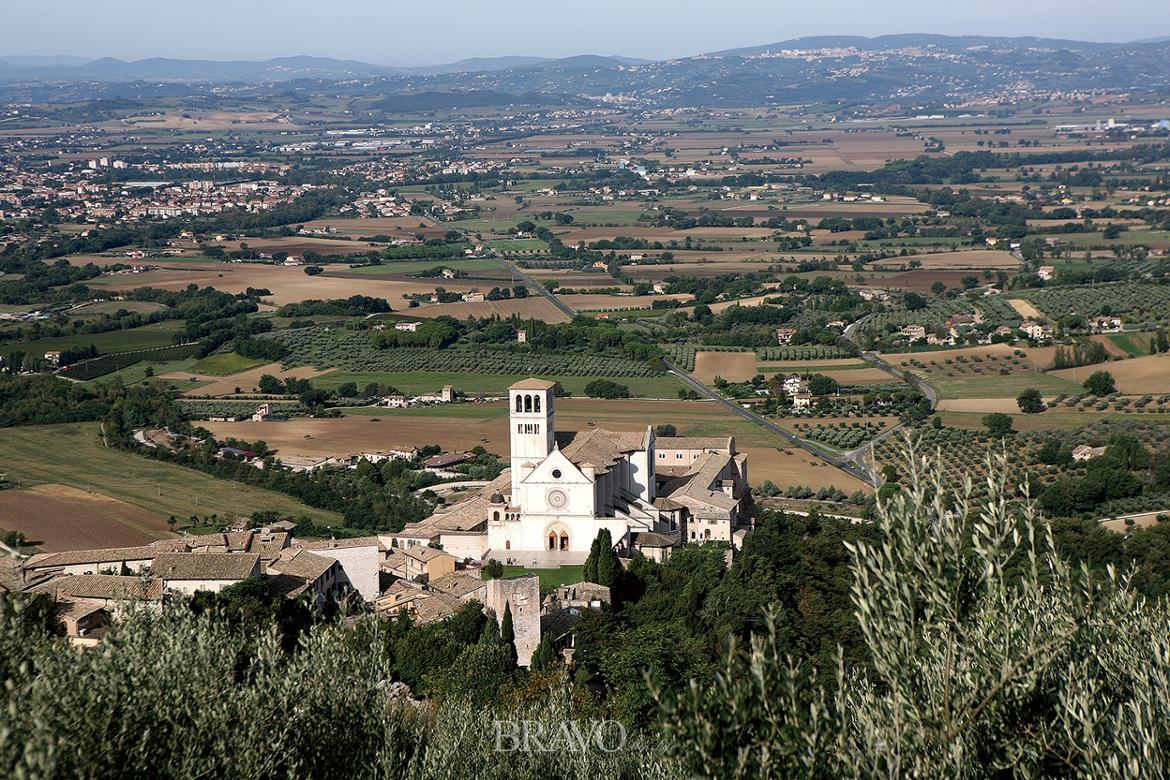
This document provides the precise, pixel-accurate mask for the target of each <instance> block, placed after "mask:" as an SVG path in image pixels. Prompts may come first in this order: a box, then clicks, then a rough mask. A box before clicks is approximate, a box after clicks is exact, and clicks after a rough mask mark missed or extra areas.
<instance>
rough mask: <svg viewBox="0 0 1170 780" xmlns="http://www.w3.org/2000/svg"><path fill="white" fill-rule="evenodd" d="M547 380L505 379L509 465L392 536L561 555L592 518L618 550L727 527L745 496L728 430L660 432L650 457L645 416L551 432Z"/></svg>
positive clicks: (591, 532) (591, 529)
mask: <svg viewBox="0 0 1170 780" xmlns="http://www.w3.org/2000/svg"><path fill="white" fill-rule="evenodd" d="M554 388H555V384H554V383H553V382H547V381H544V380H539V379H526V380H524V381H521V382H517V383H516V384H514V385H512V387H510V388H509V389H508V403H509V410H510V415H509V421H508V424H509V436H510V438H511V467H510V468H509V469H508V470H507V471H506V472H504V474H502V475H501V476H500V477H499V478H498V479H496V480H495V481H494V482H492V483H491V484H489V485H488V486H487V487H485V488H484V489H483V491H482V492H481V493H480V494H479V495H476V496H474V497H472V498H470V499H467V500H465V501H463V502H460V503H458V504H455V505H454V506H451V507H444V508H443V511H442V512H440V513H436V514H435V515H432V516H431V517H430V518H428V519H426V520H424V521H422V522H421V523H414V524H410V525H408V526H407V527H406V528H405V529H404V530H403V531H402V532H401V533H400V534H398V535H397V536H398V537H399V538H400V539H401V540H402V541H404V542H405V543H406V544H408V545H409V544H427V543H430V542H439V543H440V544H441V545H442V546H443V548H444V549H446V550H449V551H451V552H452V553H453V554H455V555H457V556H460V555H468V556H472V557H477V558H480V557H483V556H484V555H486V554H487V553H488V552H489V551H491V552H494V555H493V557H495V558H497V559H500V560H505V559H508V558H520V557H527V558H532V557H533V556H532V555H531V554H533V553H535V554H537V556H536V557H538V558H546V559H548V560H549V561H550V562H552V561H557V562H567V563H575V562H580V561H581V560H583V559H584V558H585V556H586V555H587V553H588V552H589V549H590V547H591V545H592V544H593V540H594V539H596V538H597V535H598V533H599V532H600V531H602V530H608V531H609V533H610V537H611V539H613V540H614V544H615V546H616V547H619V548H620V549H621V551H623V552H625V553H632V552H633V551H634V550H635V549H639V547H638V540H639V538H641V539H642V541H643V542H645V543H646V544H647V546H648V547H653V546H655V545H661V544H662V542H663V540H664V539H665V540H666V541H667V544H666V546H667V547H672V546H675V545H677V544H681V543H682V542H683V541H684V540H687V541H689V540H690V539H695V540H699V539H722V540H730V539H731V538H732V535H733V534H734V532H735V530H736V529H737V528H738V527H739V525H740V523H741V512H742V510H743V508H744V503H745V500H746V497H747V456H746V455H743V454H739V453H737V452H736V451H735V443H734V440H733V439H730V438H728V439H715V440H711V439H686V438H677V439H676V438H672V439H670V440H669V442H668V443H667V445H666V449H664V451H663V453H662V454H663V455H664V456H665V457H663V458H662V459H660V458H659V457H658V455H659V453H658V451H657V444H656V439H655V436H654V432H653V430H652V429H651V428H650V427H647V429H646V430H645V431H644V432H641V433H630V432H617V431H606V430H603V429H600V428H595V429H591V430H588V431H581V432H562V433H558V432H557V431H556V430H555V410H554V403H555V399H554ZM660 463H661V464H662V469H661V473H659V464H660ZM428 465H429V464H428ZM664 499H665V501H664ZM640 534H650V535H649V536H643V537H640V536H639V535H640ZM452 545H454V547H452ZM521 554H524V555H523V556H522V555H521Z"/></svg>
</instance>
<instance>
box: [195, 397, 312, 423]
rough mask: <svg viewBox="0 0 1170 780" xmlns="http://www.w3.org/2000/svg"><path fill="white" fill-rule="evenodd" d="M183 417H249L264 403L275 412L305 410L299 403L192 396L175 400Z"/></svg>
mask: <svg viewBox="0 0 1170 780" xmlns="http://www.w3.org/2000/svg"><path fill="white" fill-rule="evenodd" d="M176 403H177V404H178V405H179V410H180V411H181V412H182V413H183V417H184V418H186V419H188V420H206V419H208V418H209V417H250V416H252V415H253V414H255V413H256V410H257V409H259V408H260V407H261V406H262V405H264V404H265V403H267V404H269V405H271V406H272V411H273V412H275V413H277V414H286V415H292V414H297V413H301V412H304V411H307V410H306V408H305V407H304V406H302V405H301V404H299V403H285V404H282V403H278V402H273V401H264V402H261V401H206V400H201V399H192V398H179V399H177V400H176Z"/></svg>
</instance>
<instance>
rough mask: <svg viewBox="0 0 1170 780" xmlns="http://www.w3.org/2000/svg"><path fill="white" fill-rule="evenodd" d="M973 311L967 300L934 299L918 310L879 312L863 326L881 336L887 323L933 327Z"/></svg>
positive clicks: (900, 309)
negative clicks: (954, 316) (956, 315)
mask: <svg viewBox="0 0 1170 780" xmlns="http://www.w3.org/2000/svg"><path fill="white" fill-rule="evenodd" d="M973 312H974V308H973V307H972V306H971V305H970V304H969V303H967V302H966V301H958V300H954V301H952V300H933V301H931V302H930V303H929V305H927V307H926V308H924V309H918V310H917V311H910V310H909V309H905V308H901V307H899V308H894V309H891V310H890V311H880V312H877V313H875V314H874V315H873V316H872V317H870V319H869V320H867V321H866V323H865V325H863V326H862V327H863V328H864V329H865V330H866V331H867V332H869V333H872V334H874V335H876V336H878V337H879V338H880V337H881V336H882V335H884V334H885V332H886V326H887V325H895V326H897V327H899V328H900V327H902V326H903V325H923V326H926V327H927V328H932V327H935V326H939V325H945V324H946V321H947V319H948V318H950V317H952V316H953V315H955V314H972V313H973ZM1017 319H1018V315H1017Z"/></svg>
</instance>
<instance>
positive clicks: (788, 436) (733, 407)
mask: <svg viewBox="0 0 1170 780" xmlns="http://www.w3.org/2000/svg"><path fill="white" fill-rule="evenodd" d="M664 362H666V367H667V368H668V369H669V370H670V373H672V374H674V375H675V376H677V377H678V378H679V379H680V380H682V382H683V383H684V384H686V385H687V386H688V387H690V388H691V389H692V390H694V391H695V392H697V393H699V394H700V395H704V396H706V397H707V398H710V399H711V400H713V401H716V402H718V403H720V404H722V405H723V406H724V407H726V408H727V409H728V411H731V412H735V413H736V414H738V415H739V416H740V417H743V418H745V419H747V420H750V421H751V422H753V423H755V424H756V425H758V426H760V427H761V428H763V429H764V430H766V431H768V432H769V433H772V434H775V435H776V436H779V437H780V438H781V439H783V440H784V441H786V442H788V443H789V444H792V445H795V446H797V447H799V448H800V449H802V450H804V451H805V452H808V453H811V454H813V455H815V456H816V457H818V458H820V459H821V460H823V461H825V462H826V463H828V464H829V465H831V466H835V467H837V468H839V469H841V470H842V471H844V472H846V473H847V474H851V475H852V476H854V477H857V478H858V479H860V480H863V481H865V482H868V483H871V484H872V483H873V475H871V474H870V472H869V470H868V469H866V468H865V467H864V466H861V465H859V464H858V463H857V462H856V461H855V460H852V459H849V458H847V457H844V456H835V455H830V454H829V453H828V452H826V451H825V450H822V449H821V448H819V447H817V446H815V445H814V444H811V443H809V442H807V441H805V440H804V439H802V438H800V437H799V436H797V435H795V434H793V433H790V432H789V431H786V430H784V429H783V428H781V427H780V426H779V425H777V424H776V423H774V422H772V421H771V420H769V419H767V418H765V417H761V416H760V415H758V414H756V413H755V412H753V411H751V410H750V409H744V408H743V406H742V405H741V404H739V403H736V402H735V401H732V400H731V399H728V398H724V397H723V396H722V395H720V394H719V393H717V392H715V391H714V390H712V389H711V388H709V387H707V386H706V385H705V384H703V383H702V382H700V381H699V380H697V379H695V378H694V377H693V376H691V375H690V374H688V373H687V372H686V371H683V370H681V369H679V368H677V367H675V366H674V365H671V363H670V362H668V361H664Z"/></svg>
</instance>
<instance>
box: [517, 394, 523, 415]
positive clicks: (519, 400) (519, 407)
mask: <svg viewBox="0 0 1170 780" xmlns="http://www.w3.org/2000/svg"><path fill="white" fill-rule="evenodd" d="M516 411H518V412H522V411H524V401H523V400H522V396H519V395H518V396H516Z"/></svg>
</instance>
